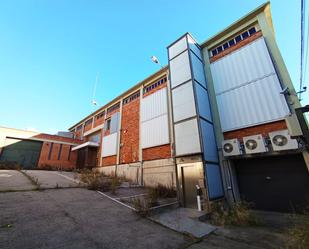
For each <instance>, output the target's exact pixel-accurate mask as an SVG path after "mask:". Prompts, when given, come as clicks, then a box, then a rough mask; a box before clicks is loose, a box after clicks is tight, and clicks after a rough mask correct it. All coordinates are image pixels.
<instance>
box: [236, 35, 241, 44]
mask: <svg viewBox="0 0 309 249" xmlns="http://www.w3.org/2000/svg"><path fill="white" fill-rule="evenodd" d="M235 41H236V43H237V42H240V41H241V36H240V35H238V36H236V37H235Z"/></svg>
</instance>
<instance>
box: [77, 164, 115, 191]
mask: <svg viewBox="0 0 309 249" xmlns="http://www.w3.org/2000/svg"><path fill="white" fill-rule="evenodd" d="M79 173H80V180H81V181H82V182H84V183H86V185H87V188H88V189H90V190H101V191H104V192H106V191H111V192H112V194H116V190H117V188H118V187H119V185H120V183H121V181H120V179H119V178H118V177H117V176H106V175H105V174H104V173H102V172H98V171H93V170H89V169H85V170H82V171H80V172H79Z"/></svg>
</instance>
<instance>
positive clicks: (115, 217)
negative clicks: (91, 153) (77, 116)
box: [0, 170, 289, 249]
mask: <svg viewBox="0 0 309 249" xmlns="http://www.w3.org/2000/svg"><path fill="white" fill-rule="evenodd" d="M26 173H28V174H31V176H32V178H29V177H27V175H25V174H24V173H22V172H20V171H11V170H3V171H0V207H1V213H0V248H4V249H11V248H175V249H176V248H195V249H199V248H207V249H209V248H210V249H215V248H216V249H223V248H228V249H233V248H235V249H236V248H249V249H258V248H260V249H262V248H263V249H272V248H274V249H275V248H284V247H283V246H284V243H285V241H286V240H288V239H289V237H288V236H287V235H286V231H287V230H286V229H287V227H289V221H288V220H287V219H286V218H287V216H285V215H279V214H277V215H275V214H270V216H269V219H268V223H267V224H266V223H265V224H263V225H260V226H249V227H237V226H227V227H217V229H216V230H215V231H214V232H213V233H211V234H208V235H207V236H205V237H202V238H200V239H196V238H194V237H192V236H189V235H188V234H184V233H179V232H176V231H174V230H172V229H169V228H167V227H165V226H162V225H161V224H158V223H157V222H153V221H151V220H150V219H147V218H143V217H141V216H139V215H137V214H136V213H135V212H133V211H132V209H130V208H128V207H126V206H125V205H122V204H120V203H117V202H115V201H114V200H112V199H110V198H109V197H113V194H112V193H110V192H106V193H105V194H106V195H107V196H108V197H107V196H104V195H101V194H100V193H98V192H97V191H91V190H87V189H86V188H85V187H84V185H83V184H81V183H79V180H78V177H76V175H75V174H76V173H72V172H56V171H30V172H26ZM9 179H10V180H9ZM33 179H34V180H33ZM36 184H38V185H39V186H41V187H42V190H39V189H38V188H37V186H36ZM117 192H118V193H117V195H114V197H113V198H114V199H116V200H118V201H119V200H123V198H124V199H125V197H126V196H128V195H132V193H138V195H144V194H145V192H143V190H142V189H140V188H136V190H134V191H133V192H132V190H130V189H129V188H123V189H121V190H118V191H117ZM125 203H126V202H124V204H125ZM179 219H183V217H179ZM285 220H286V222H284V221H285Z"/></svg>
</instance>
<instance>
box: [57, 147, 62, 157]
mask: <svg viewBox="0 0 309 249" xmlns="http://www.w3.org/2000/svg"><path fill="white" fill-rule="evenodd" d="M61 152H62V144H60V148H59V152H58V160H60V158H61Z"/></svg>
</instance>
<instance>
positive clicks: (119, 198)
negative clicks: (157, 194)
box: [115, 194, 148, 200]
mask: <svg viewBox="0 0 309 249" xmlns="http://www.w3.org/2000/svg"><path fill="white" fill-rule="evenodd" d="M143 195H148V194H139V195H131V196H124V197H118V198H115V200H121V199H128V198H134V197H138V196H143Z"/></svg>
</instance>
